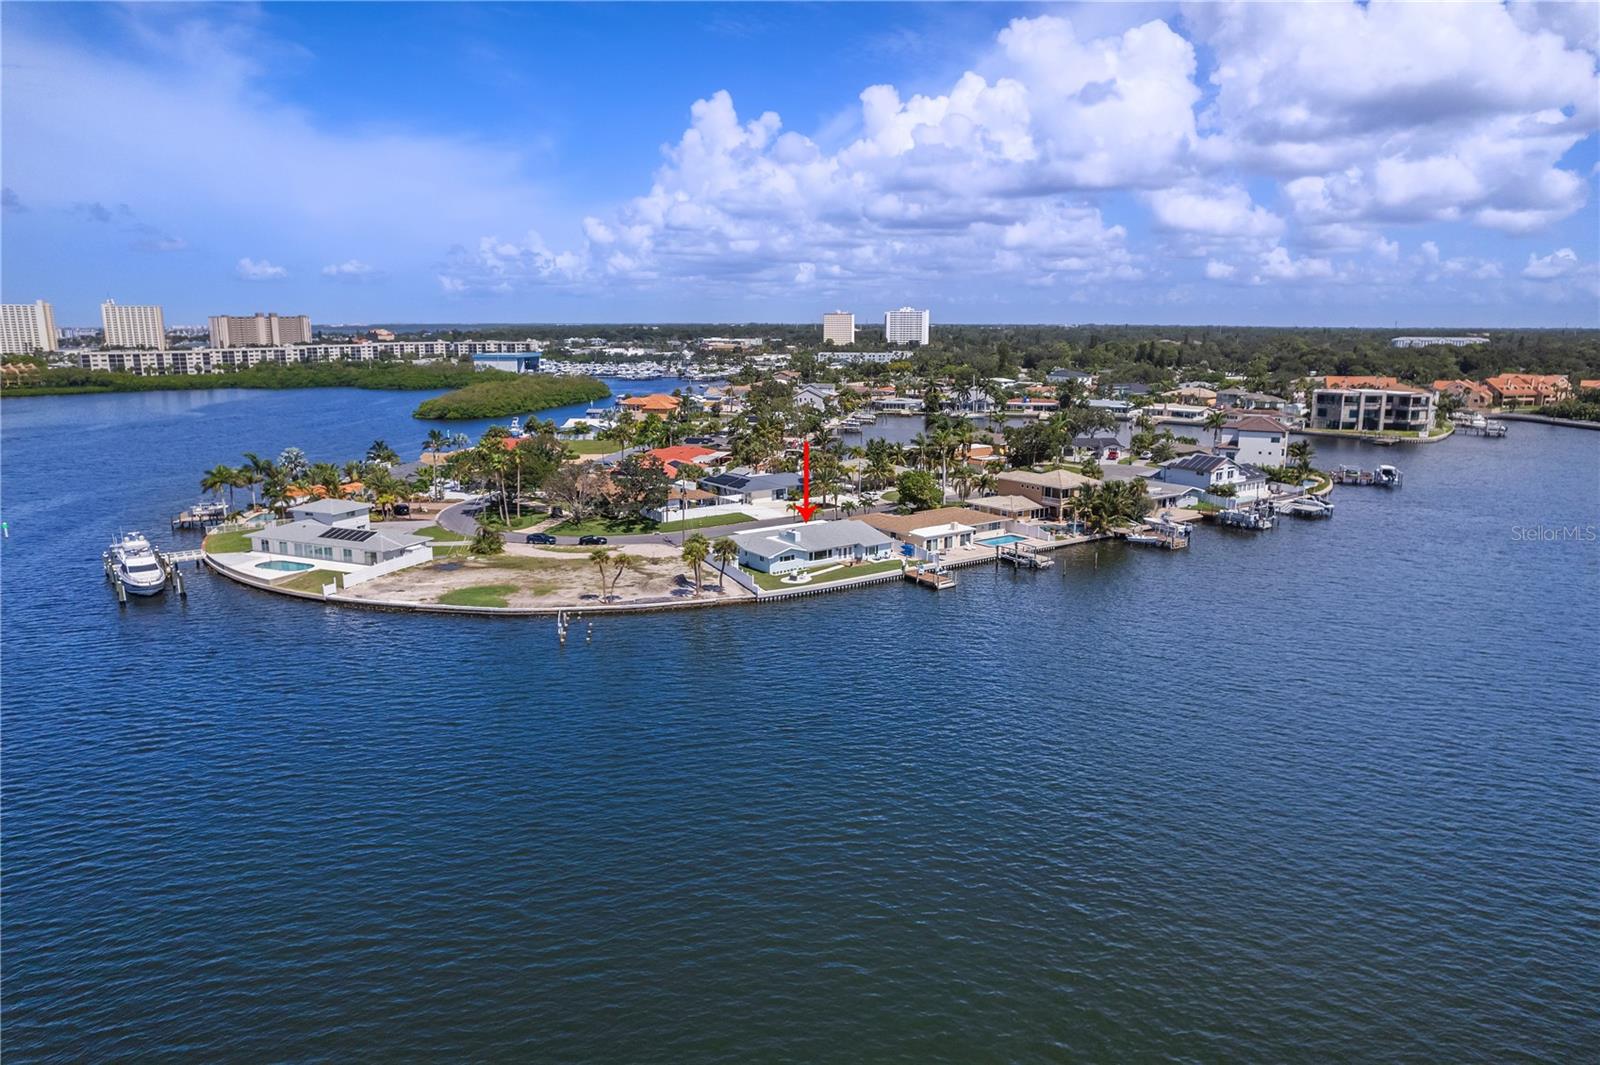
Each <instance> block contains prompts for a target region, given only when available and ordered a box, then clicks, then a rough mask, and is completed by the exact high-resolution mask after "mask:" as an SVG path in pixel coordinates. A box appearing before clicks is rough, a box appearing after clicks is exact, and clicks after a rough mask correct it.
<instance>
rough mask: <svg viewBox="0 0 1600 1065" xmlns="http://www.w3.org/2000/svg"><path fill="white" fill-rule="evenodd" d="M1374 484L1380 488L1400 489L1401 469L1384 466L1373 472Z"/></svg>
mask: <svg viewBox="0 0 1600 1065" xmlns="http://www.w3.org/2000/svg"><path fill="white" fill-rule="evenodd" d="M1372 483H1373V484H1375V485H1377V486H1378V487H1379V488H1399V487H1400V468H1399V467H1398V466H1389V465H1383V466H1379V467H1378V468H1377V469H1375V470H1373V471H1372Z"/></svg>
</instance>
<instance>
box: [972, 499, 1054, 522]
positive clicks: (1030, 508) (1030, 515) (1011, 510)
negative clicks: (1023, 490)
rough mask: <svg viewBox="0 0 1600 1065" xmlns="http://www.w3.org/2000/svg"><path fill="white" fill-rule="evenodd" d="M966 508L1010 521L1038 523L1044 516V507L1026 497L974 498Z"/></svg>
mask: <svg viewBox="0 0 1600 1065" xmlns="http://www.w3.org/2000/svg"><path fill="white" fill-rule="evenodd" d="M967 506H968V507H969V508H971V509H972V510H981V511H983V512H984V513H985V514H993V515H996V516H997V517H1001V518H1006V519H1008V520H1011V521H1040V520H1042V519H1043V518H1044V516H1045V507H1044V506H1043V505H1041V504H1039V503H1036V502H1035V501H1033V500H1032V499H1029V498H1028V497H1027V496H998V495H997V496H974V497H973V498H971V499H969V500H967Z"/></svg>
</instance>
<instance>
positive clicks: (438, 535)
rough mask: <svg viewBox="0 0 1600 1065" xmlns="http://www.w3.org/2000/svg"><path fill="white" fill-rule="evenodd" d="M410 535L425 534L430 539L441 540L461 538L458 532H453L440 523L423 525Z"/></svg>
mask: <svg viewBox="0 0 1600 1065" xmlns="http://www.w3.org/2000/svg"><path fill="white" fill-rule="evenodd" d="M412 535H413V536H425V537H427V538H428V539H430V540H441V541H448V540H460V539H461V538H462V537H461V534H460V533H453V532H451V531H450V530H449V529H446V528H445V527H444V526H442V525H424V526H423V527H422V528H420V529H418V530H416V532H414V533H412Z"/></svg>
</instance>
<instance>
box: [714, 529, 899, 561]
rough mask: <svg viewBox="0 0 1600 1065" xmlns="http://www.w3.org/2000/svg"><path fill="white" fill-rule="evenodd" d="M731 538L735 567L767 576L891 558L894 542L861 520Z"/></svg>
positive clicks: (770, 530) (772, 530) (765, 530)
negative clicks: (736, 549)
mask: <svg viewBox="0 0 1600 1065" xmlns="http://www.w3.org/2000/svg"><path fill="white" fill-rule="evenodd" d="M732 539H733V542H734V543H735V544H737V545H738V547H739V565H741V566H745V567H747V568H749V569H753V570H759V571H760V572H762V573H771V574H780V573H793V572H795V571H796V570H802V569H812V568H814V567H817V566H825V565H837V564H842V563H847V562H887V561H889V560H890V559H892V558H894V557H895V556H894V541H893V540H891V539H890V538H889V537H887V536H885V535H884V534H883V533H881V532H879V531H878V530H877V529H874V528H873V527H872V526H870V525H868V524H867V523H865V522H861V521H812V522H806V523H804V524H801V525H789V526H783V527H780V528H773V529H757V530H755V531H753V532H747V533H735V534H734V536H733V538H732Z"/></svg>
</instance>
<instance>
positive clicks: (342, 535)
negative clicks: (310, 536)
mask: <svg viewBox="0 0 1600 1065" xmlns="http://www.w3.org/2000/svg"><path fill="white" fill-rule="evenodd" d="M377 535H378V534H377V533H376V532H374V531H373V530H371V529H337V528H335V529H329V530H328V531H327V532H325V533H323V534H322V535H321V536H319V537H317V539H319V540H356V541H360V540H370V539H372V538H373V537H374V536H377Z"/></svg>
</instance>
